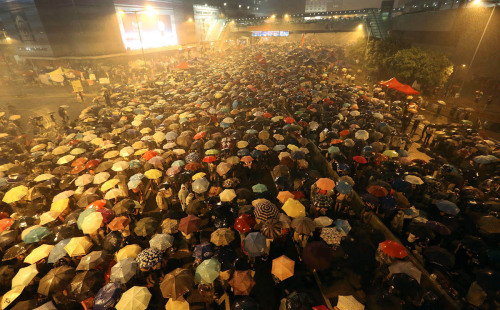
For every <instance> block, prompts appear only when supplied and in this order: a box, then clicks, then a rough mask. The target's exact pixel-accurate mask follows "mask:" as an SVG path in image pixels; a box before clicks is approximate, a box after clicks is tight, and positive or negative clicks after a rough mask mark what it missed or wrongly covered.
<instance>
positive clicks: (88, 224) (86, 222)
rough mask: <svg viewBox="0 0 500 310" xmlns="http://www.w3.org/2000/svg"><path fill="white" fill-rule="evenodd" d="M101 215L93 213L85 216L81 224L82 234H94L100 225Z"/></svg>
mask: <svg viewBox="0 0 500 310" xmlns="http://www.w3.org/2000/svg"><path fill="white" fill-rule="evenodd" d="M102 219H103V218H102V213H101V212H93V213H90V214H89V215H87V216H86V217H85V218H84V219H83V222H82V231H83V233H84V234H93V233H95V232H96V231H97V230H98V229H99V227H101V224H102Z"/></svg>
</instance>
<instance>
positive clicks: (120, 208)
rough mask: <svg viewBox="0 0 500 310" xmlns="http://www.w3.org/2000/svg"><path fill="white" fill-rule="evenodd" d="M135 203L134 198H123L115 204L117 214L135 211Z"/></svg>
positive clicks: (114, 209)
mask: <svg viewBox="0 0 500 310" xmlns="http://www.w3.org/2000/svg"><path fill="white" fill-rule="evenodd" d="M134 207H135V203H134V201H133V200H132V199H129V198H127V199H123V200H121V201H119V202H118V203H117V204H115V205H114V206H113V209H112V210H113V212H114V213H115V214H116V215H121V214H130V213H132V212H133V211H134Z"/></svg>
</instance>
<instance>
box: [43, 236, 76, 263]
mask: <svg viewBox="0 0 500 310" xmlns="http://www.w3.org/2000/svg"><path fill="white" fill-rule="evenodd" d="M70 241H71V238H68V239H64V240H61V241H59V242H58V243H57V244H56V245H55V246H54V248H53V249H52V251H50V254H49V258H48V259H47V262H48V263H49V264H54V263H55V262H57V261H58V260H59V259H61V258H63V257H64V256H66V255H68V252H66V250H65V249H64V248H65V247H66V245H67V244H68V243H69V242H70Z"/></svg>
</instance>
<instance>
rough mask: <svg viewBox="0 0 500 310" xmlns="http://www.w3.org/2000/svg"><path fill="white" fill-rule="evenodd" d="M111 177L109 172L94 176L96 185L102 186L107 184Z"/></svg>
mask: <svg viewBox="0 0 500 310" xmlns="http://www.w3.org/2000/svg"><path fill="white" fill-rule="evenodd" d="M110 176H111V175H110V174H109V173H108V172H100V173H98V174H96V175H95V176H94V181H93V183H94V184H102V183H104V182H106V181H107V180H108V179H109V177H110Z"/></svg>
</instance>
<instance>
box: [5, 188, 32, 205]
mask: <svg viewBox="0 0 500 310" xmlns="http://www.w3.org/2000/svg"><path fill="white" fill-rule="evenodd" d="M27 194H28V188H27V187H26V186H24V185H19V186H16V187H14V188H11V189H10V190H9V191H8V192H7V193H5V196H3V199H2V201H3V202H5V203H13V202H16V201H19V200H21V199H23V198H24V197H26V195H27Z"/></svg>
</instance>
